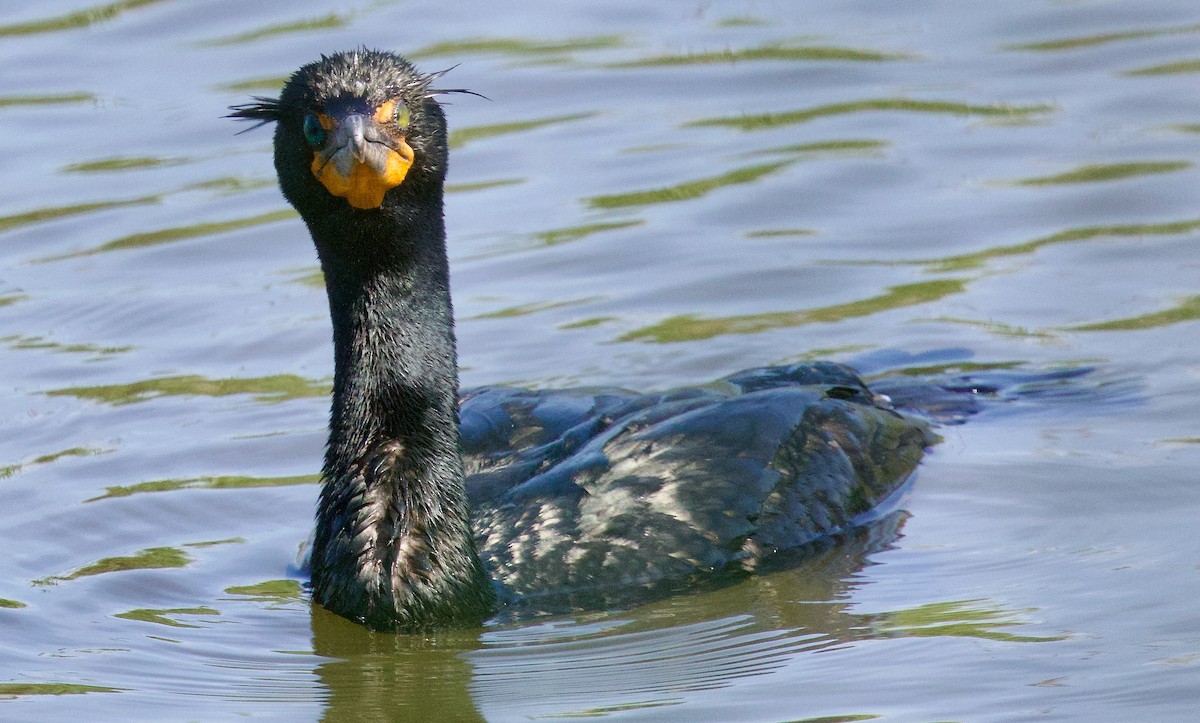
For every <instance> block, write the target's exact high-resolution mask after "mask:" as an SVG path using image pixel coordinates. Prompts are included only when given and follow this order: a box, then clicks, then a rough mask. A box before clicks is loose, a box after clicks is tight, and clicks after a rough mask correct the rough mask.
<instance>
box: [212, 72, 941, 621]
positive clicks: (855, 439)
mask: <svg viewBox="0 0 1200 723" xmlns="http://www.w3.org/2000/svg"><path fill="white" fill-rule="evenodd" d="M436 77H437V76H429V75H422V74H421V73H419V72H418V71H417V70H416V69H415V68H413V66H412V65H411V64H409V63H408V62H407V61H406V60H404V59H403V58H401V57H399V56H397V55H393V54H390V53H383V52H375V51H366V50H362V51H356V52H351V53H343V54H337V55H333V56H330V57H328V58H322V60H321V61H319V62H316V63H312V64H310V65H306V66H304V67H303V68H301V69H300V70H299V71H297V73H296V74H294V75H293V76H292V78H291V79H290V80H289V81H288V83H287V85H286V86H285V88H284V90H283V92H282V93H281V95H280V97H279V98H278V99H259V102H257V103H254V104H251V105H246V106H241V107H239V108H237V109H235V112H234V116H235V117H240V118H248V119H258V120H261V121H263V122H271V121H274V122H276V124H277V125H276V131H275V166H276V170H277V172H278V174H279V180H280V187H281V188H282V190H283V193H284V195H285V196H286V197H287V199H288V201H289V202H290V203H291V204H292V205H293V206H295V208H296V209H297V211H299V212H300V215H301V217H302V218H303V219H304V222H305V223H306V224H307V226H308V228H309V231H310V233H311V234H312V237H313V241H314V244H315V245H316V248H317V252H318V255H319V257H320V260H321V267H322V270H323V271H324V275H325V283H326V288H327V291H328V294H329V306H330V313H331V317H332V321H333V341H334V392H333V401H332V411H331V418H330V436H329V445H328V448H327V451H326V457H325V464H324V469H323V484H322V490H321V497H320V502H319V505H318V510H317V526H316V534H315V538H314V543H313V552H312V584H313V597H314V600H315V601H317V602H319V603H320V604H322V605H324V606H325V607H327V608H329V609H330V610H332V611H334V612H336V613H338V614H341V615H343V616H346V617H349V618H351V619H355V620H359V621H362V622H364V623H366V624H368V625H370V626H371V627H375V628H380V629H400V630H407V631H416V630H426V629H430V628H436V627H440V626H448V625H469V624H477V623H478V622H480V621H482V620H483V619H485V618H487V617H488V616H490V615H491V614H493V612H494V611H495V610H496V608H497V606H498V605H500V604H505V603H508V602H510V601H513V600H518V599H523V598H524V599H528V598H530V597H537V596H546V595H563V594H565V595H570V594H573V593H577V592H586V591H603V590H604V589H607V588H614V587H623V586H647V585H656V584H660V583H663V582H672V581H674V582H680V581H687V580H689V579H691V578H693V577H695V576H697V575H703V574H709V573H712V572H714V571H720V570H726V569H729V568H730V567H736V568H738V569H752V568H753V567H754V565H756V564H757V562H758V561H759V560H762V559H763V558H765V557H767V556H769V555H770V554H772V553H773V552H776V551H778V550H785V549H792V548H795V547H797V546H799V545H803V544H805V543H807V542H810V541H812V540H814V539H817V538H820V537H822V536H828V535H832V534H836V533H838V532H841V531H844V530H845V529H846V528H847V527H848V526H850V525H853V524H854V523H855V521H856V519H858V518H859V517H860V516H861V515H863V514H864V513H867V512H869V511H870V510H871V509H872V508H874V507H875V506H876V505H877V504H879V503H880V501H882V500H884V499H886V498H887V497H888V496H889V495H891V494H892V493H893V492H894V491H895V490H896V489H898V488H899V487H900V486H901V485H903V483H904V482H905V481H906V480H907V479H908V478H909V476H910V475H911V473H912V471H913V469H914V468H915V467H916V465H917V463H918V461H919V460H920V457H921V454H922V451H923V449H924V447H925V446H926V445H928V444H930V443H931V441H932V437H931V435H930V434H929V432H928V429H927V427H926V426H925V425H924V424H923V423H921V422H918V421H913V420H910V419H908V418H905V417H902V416H901V415H899V414H898V413H896V412H895V411H894V410H892V409H891V408H890V406H889V404H888V403H887V401H886V399H885V398H882V397H879V396H877V395H875V394H873V393H871V392H870V391H869V390H868V389H867V388H866V387H865V386H864V385H863V383H862V382H861V381H860V380H859V379H858V377H857V376H855V375H854V373H853V372H852V371H850V370H849V369H847V368H845V367H842V366H840V365H836V364H811V365H796V366H794V367H787V368H772V369H760V370H752V371H750V372H744V373H741V374H738V375H734V376H732V377H728V378H726V379H725V380H722V381H721V382H719V383H717V384H714V385H710V386H708V387H704V388H696V389H685V390H679V391H677V392H668V393H663V394H654V395H637V394H633V393H630V392H625V391H622V390H599V391H597V390H591V391H588V390H583V391H578V392H550V393H537V392H522V391H517V390H508V389H490V390H481V391H479V392H476V393H473V394H471V395H469V396H468V398H467V399H466V400H465V401H464V403H463V407H462V425H461V430H460V425H459V407H458V374H457V359H456V354H455V344H454V326H453V311H452V308H451V302H450V294H449V278H448V276H449V274H448V263H447V257H446V245H445V230H444V224H443V220H442V194H443V183H444V180H445V172H446V161H447V144H446V124H445V118H444V116H443V114H442V111H441V108H440V106H439V105H438V103H437V101H436V99H435V98H436V96H437V95H439V94H441V93H446V92H455V91H447V90H437V89H435V88H432V87H431V83H432V82H433V81H434V80H436ZM464 454H465V455H466V460H467V463H466V465H467V466H466V467H464ZM468 491H469V495H468ZM468 496H469V504H468ZM469 510H470V511H469Z"/></svg>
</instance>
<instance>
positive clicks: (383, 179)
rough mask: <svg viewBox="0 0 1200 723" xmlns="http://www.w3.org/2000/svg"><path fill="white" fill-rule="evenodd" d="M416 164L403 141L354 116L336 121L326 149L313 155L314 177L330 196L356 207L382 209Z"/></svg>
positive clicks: (410, 151) (376, 125) (363, 116)
mask: <svg viewBox="0 0 1200 723" xmlns="http://www.w3.org/2000/svg"><path fill="white" fill-rule="evenodd" d="M412 163H413V151H412V148H411V147H409V145H408V143H406V142H405V141H404V139H403V138H400V139H396V138H394V137H392V136H390V135H389V134H388V133H386V132H385V131H384V130H383V129H382V128H380V127H379V124H378V123H376V121H375V119H374V118H372V117H370V116H367V115H363V114H360V113H351V114H349V115H346V116H345V117H343V118H342V119H340V120H333V127H332V128H330V129H329V140H328V141H327V142H326V144H325V147H324V148H322V149H320V150H319V151H317V152H316V153H314V154H313V161H312V167H311V168H312V174H313V175H314V176H316V178H317V180H318V181H320V182H321V183H322V184H323V185H324V186H325V188H326V189H328V191H329V192H330V193H332V194H333V195H335V196H340V197H342V198H345V199H346V201H347V202H349V203H350V205H351V206H353V207H355V208H364V209H365V208H378V207H379V206H380V205H381V204H382V203H383V197H384V195H385V194H386V193H387V192H388V191H389V190H391V189H392V188H395V187H396V186H399V185H400V184H401V183H402V182H403V181H404V177H405V176H406V175H407V174H408V169H409V167H410V166H412Z"/></svg>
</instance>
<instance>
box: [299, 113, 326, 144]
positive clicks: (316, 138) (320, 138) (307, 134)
mask: <svg viewBox="0 0 1200 723" xmlns="http://www.w3.org/2000/svg"><path fill="white" fill-rule="evenodd" d="M304 140H306V141H308V145H310V146H312V147H313V148H316V147H317V146H320V145H322V144H324V143H325V129H324V128H322V127H321V121H320V120H318V119H317V117H316V116H315V115H306V116H304Z"/></svg>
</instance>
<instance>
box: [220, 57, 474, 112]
mask: <svg viewBox="0 0 1200 723" xmlns="http://www.w3.org/2000/svg"><path fill="white" fill-rule="evenodd" d="M382 55H384V54H383V53H381V52H379V51H370V50H367V49H366V48H361V49H359V50H357V51H353V52H352V53H347V54H344V55H343V54H337V55H334V56H325V55H322V56H321V60H320V61H318V63H314V64H313V65H312V66H305V68H302V69H301V72H303V71H304V70H306V69H308V68H311V67H314V66H316V65H318V64H329V63H330V62H331V61H335V60H337V61H344V60H347V59H353V61H352V62H358V60H359V58H360V57H361V56H376V57H378V56H382ZM388 55H390V54H388ZM390 57H392V58H394V59H395V60H397V61H399V62H400V63H403V64H404V65H408V63H407V61H405V60H404V59H403V58H400V57H399V56H390ZM457 67H458V66H457V65H454V66H451V67H449V68H446V69H445V70H439V71H437V72H434V73H429V74H428V75H420V74H417V76H416V77H415V78H412V81H415V83H414V84H415V85H416V88H415V89H414V90H415V91H416V93H417V94H418V95H424V96H425V97H426V98H434V97H435V96H439V95H448V94H450V93H461V94H465V95H475V96H479V97H480V98H483V99H485V100H490V99H489V98H488V97H487V96H486V95H483V94H482V93H476V92H475V91H473V90H467V89H466V88H431V87H429V84H430V83H432V82H434V81H435V80H437V79H438V78H441V77H442V76H443V75H445V74H446V73H449V72H450V71H451V70H454V69H455V68H457ZM408 68H409V70H410V72H414V71H412V68H411V66H408ZM299 75H300V74H299V73H298V74H297V75H294V76H292V79H291V80H290V81H289V83H292V82H295V81H296V80H297V77H298V76H299ZM290 109H291V107H290V105H289V104H287V103H284V102H283V101H282V96H281V98H268V97H266V96H255V97H254V102H253V103H245V104H242V105H231V106H229V110H230V111H232V112H231V113H230V114H229V115H227V116H225V117H226V118H233V119H235V120H249V121H258V122H257V123H255V124H254V125H253V126H250V127H249V128H247V129H245V130H243V131H240V133H245V132H246V131H252V130H254V129H255V128H258V127H259V126H263V125H266V124H267V123H272V122H275V121H278V120H280V119H282V118H283V117H284V116H285V115H286V114H287V112H288V111H289V110H290Z"/></svg>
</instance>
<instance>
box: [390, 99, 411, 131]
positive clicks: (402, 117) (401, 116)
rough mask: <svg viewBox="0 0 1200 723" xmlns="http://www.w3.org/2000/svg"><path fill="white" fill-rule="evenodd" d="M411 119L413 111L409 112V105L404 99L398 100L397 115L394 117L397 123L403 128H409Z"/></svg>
mask: <svg viewBox="0 0 1200 723" xmlns="http://www.w3.org/2000/svg"><path fill="white" fill-rule="evenodd" d="M411 119H412V113H410V112H409V110H408V106H407V105H405V104H404V101H398V102H397V103H396V117H395V119H394V120H395V121H396V125H398V126H400V127H401V128H407V127H408V122H409V121H410V120H411Z"/></svg>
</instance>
